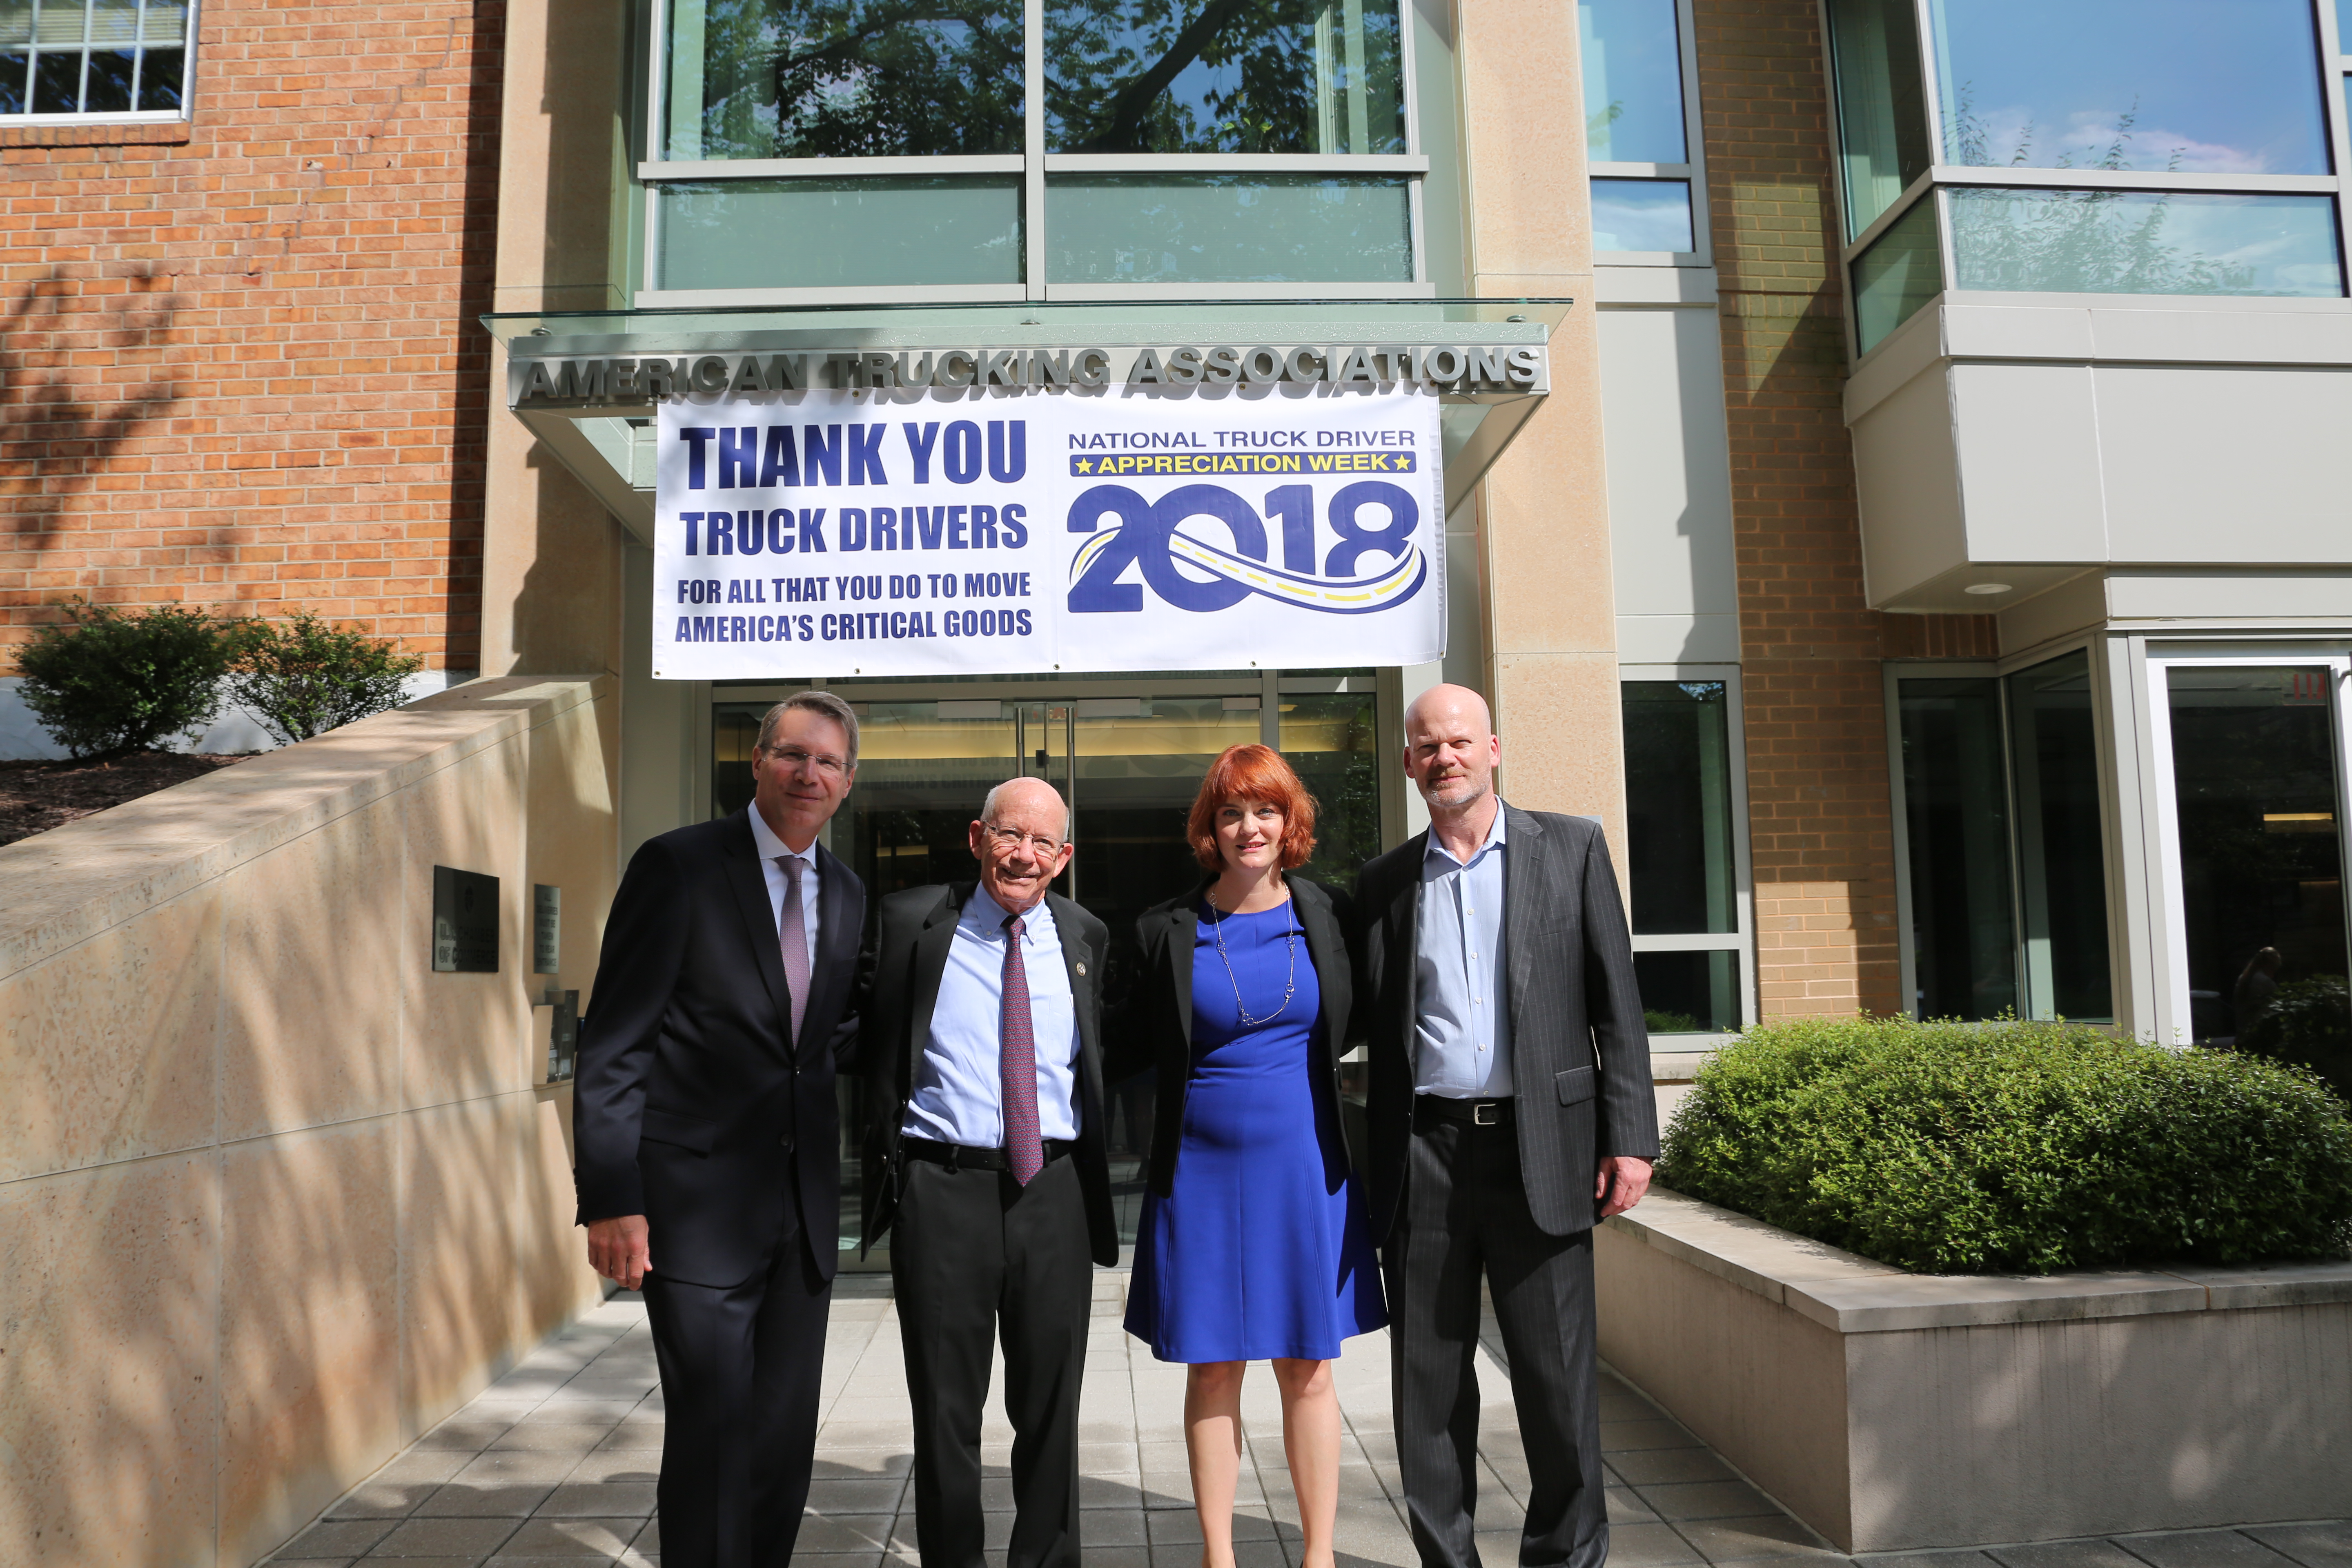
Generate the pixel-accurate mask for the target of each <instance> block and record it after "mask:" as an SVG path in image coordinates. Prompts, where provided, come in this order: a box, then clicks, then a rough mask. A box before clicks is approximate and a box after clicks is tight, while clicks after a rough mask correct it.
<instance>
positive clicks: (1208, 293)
mask: <svg viewBox="0 0 2352 1568" xmlns="http://www.w3.org/2000/svg"><path fill="white" fill-rule="evenodd" d="M1676 4H1677V5H1678V6H1679V7H1683V8H1687V7H1688V5H1689V4H1690V0H1676ZM650 5H651V9H652V13H653V15H652V18H651V26H650V27H649V29H648V32H647V37H648V40H649V46H650V47H649V52H648V56H647V59H648V62H649V68H648V69H647V71H646V104H645V113H646V133H645V136H644V138H643V143H642V149H641V155H640V158H639V161H638V162H637V163H636V166H635V172H634V173H635V181H636V183H637V184H640V185H643V186H645V187H648V188H649V189H650V190H651V191H652V192H653V193H654V194H653V195H652V199H649V200H647V201H646V204H645V232H644V236H643V244H644V247H645V250H644V256H645V266H644V277H645V283H646V286H645V287H644V288H642V289H638V290H637V291H636V295H635V304H636V308H637V309H639V310H646V309H652V308H657V307H662V306H673V307H675V306H688V307H694V306H719V305H765V304H775V305H845V304H1010V303H1019V302H1022V301H1024V300H1039V301H1045V300H1397V299H1434V298H1436V293H1437V290H1436V287H1435V285H1434V284H1433V283H1432V282H1431V281H1430V278H1429V259H1428V246H1427V244H1426V243H1425V239H1424V220H1423V184H1424V181H1425V177H1426V176H1427V175H1428V174H1429V155H1428V153H1427V152H1426V151H1425V150H1424V149H1423V145H1422V138H1421V103H1420V83H1419V78H1418V73H1417V71H1416V69H1415V66H1416V60H1415V58H1414V56H1415V48H1416V44H1415V39H1414V34H1415V31H1416V28H1415V27H1414V26H1413V7H1412V4H1411V0H1400V5H1399V11H1400V15H1399V17H1398V22H1399V26H1398V34H1399V38H1398V50H1399V53H1398V64H1399V69H1400V70H1401V71H1402V76H1403V81H1402V93H1403V99H1404V121H1405V151H1403V152H1402V153H1048V152H1046V150H1045V0H1022V14H1023V57H1022V63H1023V77H1024V79H1023V83H1022V140H1023V150H1022V151H1021V152H1019V153H978V154H969V155H965V154H940V155H922V156H913V157H905V158H898V157H887V156H884V157H864V158H761V159H701V160H696V161H693V162H688V161H685V160H676V161H673V160H671V159H669V158H668V157H667V155H666V154H667V139H666V138H665V137H664V136H663V134H662V128H663V126H664V124H665V123H666V121H665V119H664V115H665V113H666V110H667V93H668V89H669V69H668V63H669V59H668V57H669V10H670V5H669V0H650ZM922 174H1019V175H1021V176H1022V202H1021V230H1022V249H1023V268H1022V271H1023V274H1024V280H1023V281H1021V282H1019V283H997V284H976V285H966V284H939V285H929V284H925V285H898V286H887V287H874V288H804V289H796V288H782V289H664V288H663V287H662V286H661V276H660V272H661V207H662V204H661V201H660V199H659V195H658V187H659V186H660V185H662V184H667V183H668V182H671V181H679V182H685V181H697V182H708V181H711V180H725V179H766V180H776V179H834V180H838V179H875V178H890V177H894V176H899V175H922ZM1052 174H1171V175H1173V174H1389V175H1392V176H1396V177H1399V178H1402V180H1403V181H1404V182H1405V195H1406V214H1407V223H1408V228H1409V241H1410V244H1411V246H1412V281H1411V282H1409V283H1340V282H1304V283H1246V282H1244V283H1053V282H1049V281H1048V280H1047V279H1046V261H1047V255H1048V245H1047V239H1048V236H1047V230H1046V226H1045V211H1046V202H1047V177H1048V176H1049V175H1052Z"/></svg>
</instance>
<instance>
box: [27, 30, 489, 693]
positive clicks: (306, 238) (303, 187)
mask: <svg viewBox="0 0 2352 1568" xmlns="http://www.w3.org/2000/svg"><path fill="white" fill-rule="evenodd" d="M503 20H504V14H503V8H502V7H501V6H499V5H461V4H455V3H452V0H417V3H415V4H409V5H335V4H325V3H305V4H282V3H279V0H209V3H207V4H205V5H204V6H203V7H202V8H201V11H200V13H199V28H200V30H199V36H198V39H197V48H196V51H195V61H196V63H195V67H194V79H193V84H192V92H191V101H192V102H193V104H194V114H193V118H192V120H191V121H190V122H189V123H186V124H183V125H158V124H152V123H151V124H137V125H123V126H103V125H79V124H74V125H63V126H56V127H47V126H41V125H34V124H28V125H19V126H13V127H10V128H8V129H6V130H5V131H0V213H5V215H6V223H7V236H6V237H5V239H0V520H5V521H4V522H0V528H5V532H0V647H5V646H7V645H11V644H14V643H16V642H20V641H22V640H23V638H24V637H25V636H26V631H27V628H29V627H30V626H36V625H40V624H43V623H45V622H47V621H48V620H51V619H54V618H55V617H56V614H57V612H56V610H55V609H54V608H53V606H54V605H57V604H58V603H59V602H60V601H62V600H64V599H65V598H67V597H68V596H71V595H79V596H81V597H83V598H86V599H89V600H92V601H95V602H97V603H100V604H120V605H144V604H173V603H176V604H187V605H201V606H205V607H208V608H213V609H217V610H219V611H222V612H236V613H239V614H250V615H263V616H279V615H283V614H285V613H287V612H288V611H289V610H292V609H308V610H311V611H314V612H316V613H318V614H320V615H321V616H329V617H331V618H333V619H336V620H339V621H352V622H357V623H359V624H360V625H362V626H365V627H367V628H368V629H369V630H370V631H372V632H373V633H375V634H376V635H378V636H382V637H396V638H398V639H399V640H400V642H401V644H402V646H403V647H404V648H406V649H407V650H408V651H411V652H414V653H418V654H422V655H424V656H425V658H426V660H427V661H428V663H429V665H430V666H431V667H433V668H452V669H470V668H477V667H478V663H479V658H478V643H479V636H480V576H481V564H480V561H481V534H482V506H483V464H484V450H485V446H486V444H487V441H488V425H487V416H488V366H489V344H488V341H487V340H486V339H485V338H484V337H483V335H482V333H481V331H480V330H479V329H478V327H476V326H474V325H473V321H472V318H473V316H474V315H475V314H476V313H477V312H478V311H479V310H482V309H484V308H486V307H487V305H488V282H489V268H490V259H491V247H492V244H493V240H494V234H493V224H494V221H495V214H496V208H497V193H496V189H495V183H496V179H497V172H498V164H497V145H496V143H497V136H498V128H499V98H500V72H501V68H502V59H501V45H502V27H503Z"/></svg>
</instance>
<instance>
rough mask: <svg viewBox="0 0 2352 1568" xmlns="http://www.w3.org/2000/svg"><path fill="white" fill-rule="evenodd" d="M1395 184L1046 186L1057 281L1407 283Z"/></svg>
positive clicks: (1236, 178) (1080, 181)
mask: <svg viewBox="0 0 2352 1568" xmlns="http://www.w3.org/2000/svg"><path fill="white" fill-rule="evenodd" d="M1407 202H1408V197H1407V195H1406V190H1405V184H1404V182H1403V181H1402V180H1390V179H1382V178H1380V177H1377V176H1375V177H1369V178H1360V179H1358V178H1330V179H1326V178H1321V177H1318V176H1317V175H1313V174H1295V175H1286V174H1271V175H1269V174H1201V175H1192V176H1177V177H1169V176H1163V175H1156V174H1105V175H1098V176H1090V177H1073V178H1067V179H1057V180H1054V181H1052V182H1050V183H1049V184H1047V186H1046V188H1045V216H1046V223H1047V226H1046V237H1047V240H1048V243H1049V245H1050V247H1051V259H1050V260H1049V261H1048V263H1047V267H1048V272H1047V276H1048V277H1049V278H1050V279H1052V280H1053V281H1054V282H1056V283H1409V282H1411V281H1412V214H1411V209H1410V207H1409V206H1408V205H1407Z"/></svg>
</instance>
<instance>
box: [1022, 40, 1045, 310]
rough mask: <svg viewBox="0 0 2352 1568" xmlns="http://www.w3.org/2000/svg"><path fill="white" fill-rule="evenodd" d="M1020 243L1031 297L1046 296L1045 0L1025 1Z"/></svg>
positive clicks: (1033, 298) (1036, 298)
mask: <svg viewBox="0 0 2352 1568" xmlns="http://www.w3.org/2000/svg"><path fill="white" fill-rule="evenodd" d="M1021 31H1022V50H1021V56H1022V61H1021V71H1022V87H1021V100H1022V113H1021V120H1022V144H1023V152H1024V158H1025V159H1026V161H1027V167H1026V169H1025V170H1024V174H1023V179H1022V187H1023V195H1022V202H1021V242H1022V248H1023V255H1024V258H1025V263H1026V264H1025V267H1024V279H1025V281H1026V283H1027V285H1028V291H1029V298H1030V299H1032V300H1042V299H1044V298H1045V0H1022V11H1021Z"/></svg>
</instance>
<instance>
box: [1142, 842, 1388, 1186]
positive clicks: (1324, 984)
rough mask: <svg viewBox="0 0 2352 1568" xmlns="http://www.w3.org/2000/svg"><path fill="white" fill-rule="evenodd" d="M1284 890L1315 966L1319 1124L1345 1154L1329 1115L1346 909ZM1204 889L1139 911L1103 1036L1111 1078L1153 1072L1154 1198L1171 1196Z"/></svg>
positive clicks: (1338, 902) (1295, 884) (1350, 967)
mask: <svg viewBox="0 0 2352 1568" xmlns="http://www.w3.org/2000/svg"><path fill="white" fill-rule="evenodd" d="M1289 882H1290V897H1291V900H1292V901H1293V902H1294V903H1296V904H1297V909H1298V923H1299V924H1300V925H1301V926H1303V927H1305V928H1306V931H1307V956H1309V957H1310V958H1312V959H1313V960H1314V961H1315V977H1316V981H1317V983H1318V985H1319V986H1320V988H1321V990H1322V993H1323V1004H1322V1008H1321V1011H1320V1014H1319V1016H1320V1018H1321V1021H1322V1024H1323V1037H1324V1039H1325V1040H1326V1041H1327V1042H1328V1045H1329V1057H1328V1059H1327V1060H1325V1061H1324V1062H1322V1063H1321V1064H1319V1071H1320V1074H1321V1077H1320V1079H1319V1081H1318V1083H1317V1085H1316V1087H1317V1089H1318V1093H1319V1094H1320V1095H1321V1097H1322V1099H1323V1100H1324V1101H1325V1104H1324V1106H1323V1110H1325V1111H1326V1112H1327V1113H1328V1115H1329V1117H1330V1121H1329V1125H1330V1126H1331V1127H1332V1128H1333V1129H1335V1130H1336V1131H1338V1132H1339V1144H1340V1148H1341V1149H1342V1150H1343V1151H1345V1150H1346V1148H1347V1133H1346V1126H1347V1123H1346V1121H1344V1120H1343V1119H1342V1118H1341V1116H1340V1114H1339V1057H1340V1056H1341V1054H1343V1053H1344V1052H1345V1051H1346V1050H1347V1048H1348V1047H1347V1041H1348V1026H1349V1018H1350V1016H1351V1014H1352V1012H1353V1009H1354V1005H1355V996H1354V991H1355V964H1354V963H1353V960H1352V957H1351V955H1350V953H1349V942H1350V941H1351V933H1352V932H1353V931H1354V930H1355V923H1356V918H1355V906H1354V905H1353V904H1352V903H1351V902H1350V901H1349V898H1348V895H1347V894H1345V893H1343V892H1341V891H1340V890H1339V889H1337V888H1328V887H1325V886H1324V885H1323V884H1322V883H1320V882H1310V881H1308V880H1307V879H1306V878H1304V877H1292V878H1290V879H1289ZM1208 886H1209V884H1208V883H1207V882H1205V881H1204V882H1202V883H1201V884H1200V885H1199V886H1197V887H1195V888H1194V889H1192V891H1191V892H1189V893H1186V894H1184V895H1183V896H1181V898H1174V899H1171V900H1168V901H1167V902H1166V903H1164V904H1159V905H1155V906H1154V907H1152V908H1151V909H1149V910H1145V911H1144V912H1143V914H1142V916H1141V917H1140V918H1139V919H1138V920H1137V921H1136V922H1135V940H1136V941H1137V942H1140V943H1141V944H1142V947H1143V973H1142V976H1141V978H1140V979H1139V981H1138V982H1137V984H1136V988H1135V994H1134V997H1133V998H1132V999H1131V1000H1130V1001H1129V1004H1128V1006H1127V1009H1126V1010H1125V1012H1124V1013H1123V1014H1122V1015H1121V1016H1120V1018H1119V1020H1118V1026H1117V1027H1116V1028H1115V1029H1114V1030H1113V1033H1114V1035H1115V1037H1116V1039H1115V1041H1114V1043H1113V1045H1112V1047H1111V1077H1112V1078H1113V1079H1124V1078H1126V1077H1128V1075H1129V1074H1130V1073H1136V1072H1140V1071H1142V1070H1143V1069H1144V1068H1150V1067H1156V1068H1159V1069H1160V1076H1159V1079H1158V1090H1157V1095H1156V1103H1155V1106H1154V1110H1153V1116H1152V1127H1151V1167H1150V1180H1151V1190H1152V1191H1153V1192H1156V1193H1158V1194H1160V1196H1161V1197H1163V1198H1164V1197H1167V1196H1169V1195H1171V1193H1173V1191H1174V1185H1173V1184H1174V1182H1175V1180H1176V1152H1177V1150H1178V1149H1179V1148H1180V1147H1181V1145H1182V1143H1183V1142H1184V1097H1185V1093H1186V1090H1187V1089H1189V1087H1190V1085H1191V1082H1192V953H1193V942H1194V940H1195V934H1196V932H1197V931H1198V930H1199V921H1200V906H1201V897H1202V894H1203V893H1204V892H1206V891H1207V890H1208ZM1221 978H1222V977H1221Z"/></svg>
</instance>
